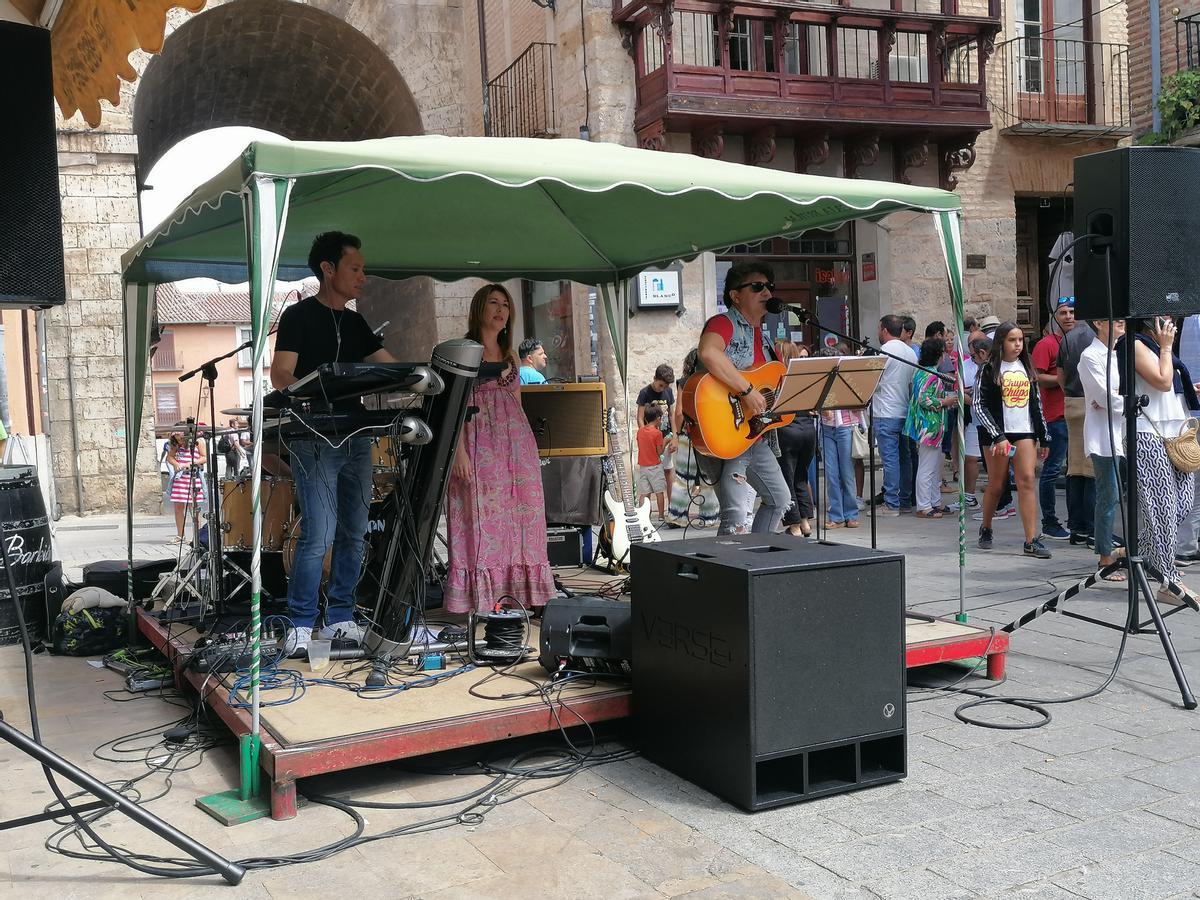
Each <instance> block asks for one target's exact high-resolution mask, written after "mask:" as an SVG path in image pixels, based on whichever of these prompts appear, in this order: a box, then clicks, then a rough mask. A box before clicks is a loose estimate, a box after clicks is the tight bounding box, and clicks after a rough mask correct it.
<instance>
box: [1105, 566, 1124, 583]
mask: <svg viewBox="0 0 1200 900" xmlns="http://www.w3.org/2000/svg"><path fill="white" fill-rule="evenodd" d="M1100 568H1101V571H1103V570H1104V569H1106V568H1108V566H1101V567H1100ZM1100 578H1101V580H1103V581H1125V573H1124V572H1121V571H1119V570H1118V571H1116V572H1109V573H1108V574H1107V575H1101V576H1100Z"/></svg>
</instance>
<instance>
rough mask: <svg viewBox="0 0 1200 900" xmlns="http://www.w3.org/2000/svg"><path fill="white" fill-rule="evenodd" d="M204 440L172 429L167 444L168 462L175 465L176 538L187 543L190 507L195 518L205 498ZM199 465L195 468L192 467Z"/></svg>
mask: <svg viewBox="0 0 1200 900" xmlns="http://www.w3.org/2000/svg"><path fill="white" fill-rule="evenodd" d="M207 458H208V457H207V454H206V453H205V448H204V441H203V440H200V439H199V438H196V439H195V440H194V443H189V442H186V441H185V440H184V438H183V433H182V432H179V431H176V432H174V433H172V435H171V438H170V441H169V442H168V445H167V465H169V466H170V467H171V471H172V473H173V474H172V476H171V503H173V504H174V505H175V530H176V531H177V532H178V535H177V536H176V538H175V542H176V543H178V544H182V543H183V522H184V518H185V514H186V512H187V511H188V510H189V509H190V510H191V512H192V518H193V521H195V518H196V513H197V512H198V511H199V508H200V505H201V504H202V503H203V502H204V464H205V462H206V460H207ZM193 466H195V468H194V469H193V468H192V467H193Z"/></svg>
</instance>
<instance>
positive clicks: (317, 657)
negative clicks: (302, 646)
mask: <svg viewBox="0 0 1200 900" xmlns="http://www.w3.org/2000/svg"><path fill="white" fill-rule="evenodd" d="M331 643H332V642H331V641H322V640H310V641H309V642H308V667H309V669H311V670H312V671H313V672H324V671H325V670H326V669H328V668H329V647H330V645H331Z"/></svg>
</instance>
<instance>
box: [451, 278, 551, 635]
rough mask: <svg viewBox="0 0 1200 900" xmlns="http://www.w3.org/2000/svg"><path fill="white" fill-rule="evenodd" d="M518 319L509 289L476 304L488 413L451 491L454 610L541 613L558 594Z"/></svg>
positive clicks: (457, 464)
mask: <svg viewBox="0 0 1200 900" xmlns="http://www.w3.org/2000/svg"><path fill="white" fill-rule="evenodd" d="M512 315H513V302H512V297H510V296H509V293H508V291H507V290H505V289H504V287H503V286H501V285H498V284H488V285H484V286H483V287H482V288H480V289H479V290H478V291H476V292H475V296H474V298H472V300H471V309H470V313H469V314H468V317H467V337H468V338H469V339H470V340H473V341H478V342H479V343H481V344H483V363H482V365H481V366H480V369H479V376H478V377H477V378H476V381H475V390H474V394H473V396H472V399H471V405H472V406H475V407H478V409H479V412H477V413H475V415H473V416H472V417H471V419H470V421H468V422H467V424H466V426H465V427H464V428H463V433H462V437H461V438H460V439H459V443H458V451H457V454H456V455H455V457H454V465H453V469H452V470H451V474H450V485H449V489H448V492H447V515H446V532H447V535H448V537H449V539H450V564H449V569H450V571H449V574H448V575H447V577H446V585H445V601H444V602H445V608H446V610H447V611H449V612H454V613H464V612H468V611H469V610H478V611H490V610H491V609H492V607H493V605H494V604H495V603H496V601H497V600H499V599H500V598H501V597H503V596H505V595H510V596H512V597H513V598H515V599H516V600H518V601H520V603H522V604H523V605H524V606H525V608H526V609H534V608H538V607H542V606H545V605H546V601H547V600H549V599H550V598H551V597H553V596H554V594H555V588H554V577H553V575H552V574H551V572H550V563H549V560H548V559H547V558H546V508H545V503H544V501H543V499H542V474H541V466H540V465H539V462H538V451H537V442H536V441H535V440H534V437H533V432H532V431H530V429H529V420H528V419H526V417H525V413H524V412H523V411H522V409H521V399H520V394H519V393H518V391H519V389H520V380H519V378H518V376H517V371H518V369H519V368H520V362H519V361H518V360H517V358H516V355H515V354H514V353H513V349H512V329H511V328H510V327H509V326H510V324H511V322H512Z"/></svg>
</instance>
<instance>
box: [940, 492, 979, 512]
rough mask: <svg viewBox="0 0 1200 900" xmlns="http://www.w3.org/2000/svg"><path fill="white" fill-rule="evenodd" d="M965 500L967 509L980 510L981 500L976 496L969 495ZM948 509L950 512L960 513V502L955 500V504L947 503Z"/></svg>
mask: <svg viewBox="0 0 1200 900" xmlns="http://www.w3.org/2000/svg"><path fill="white" fill-rule="evenodd" d="M964 500H965V501H966V502H965V505H966V507H967V509H979V498H978V497H976V496H975V495H974V494H967V495H966V496H965V498H964ZM946 509H948V510H950V512H958V501H957V500H955V501H954V502H953V503H947V504H946Z"/></svg>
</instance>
